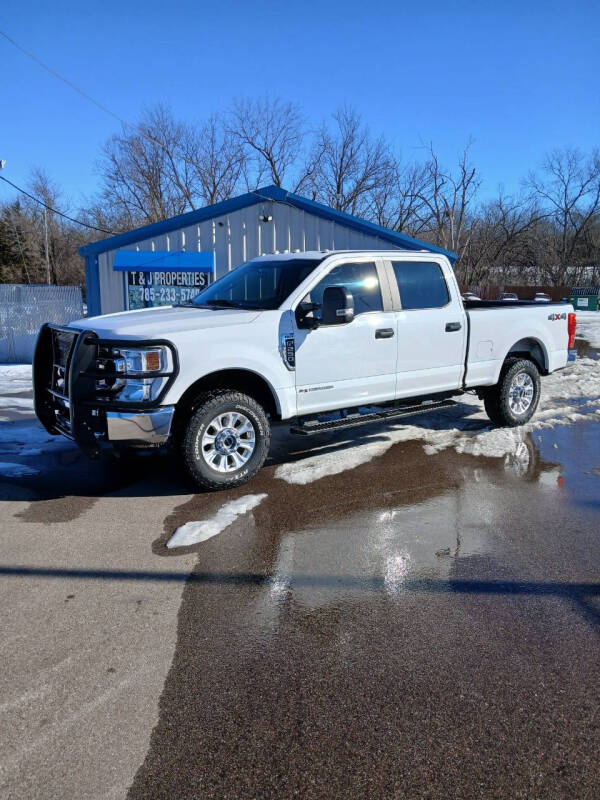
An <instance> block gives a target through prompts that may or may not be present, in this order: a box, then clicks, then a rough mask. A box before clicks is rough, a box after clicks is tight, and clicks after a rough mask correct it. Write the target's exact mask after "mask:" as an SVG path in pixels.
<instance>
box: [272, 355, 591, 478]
mask: <svg viewBox="0 0 600 800" xmlns="http://www.w3.org/2000/svg"><path fill="white" fill-rule="evenodd" d="M565 401H569V402H565ZM416 419H418V420H419V422H418V424H415V425H410V424H409V425H401V424H398V426H397V427H395V428H392V429H390V428H381V429H379V430H377V431H374V432H373V434H370V436H372V438H367V439H366V440H363V441H362V442H361V441H355V440H352V439H349V440H347V441H348V447H347V448H341V449H340V450H338V451H337V452H332V453H325V454H323V455H319V454H318V453H316V454H315V455H313V456H309V457H308V458H305V459H302V460H301V461H295V462H292V463H288V464H282V465H280V466H279V467H278V468H277V470H276V471H275V477H276V478H279V479H280V480H283V481H286V482H287V483H292V484H307V483H311V482H312V481H316V480H319V479H320V478H325V477H327V476H331V475H338V474H339V473H341V472H345V471H346V470H349V469H354V468H356V467H358V466H360V465H361V464H365V463H366V462H368V461H371V460H372V459H374V458H377V457H379V456H381V455H383V453H385V452H386V451H387V450H389V448H390V447H392V446H393V445H395V444H398V443H399V442H405V441H408V440H411V441H419V440H420V441H422V442H423V447H424V449H425V452H426V453H427V454H429V455H433V454H434V453H438V452H440V451H441V450H444V449H445V448H447V447H454V449H455V450H456V451H457V452H459V453H469V454H471V455H475V456H487V457H490V458H504V457H506V456H509V455H515V454H516V453H518V451H519V448H520V447H521V446H522V443H523V441H524V439H525V438H526V436H527V434H528V433H530V432H531V431H534V430H539V429H542V428H553V427H555V426H557V425H569V424H571V423H573V422H578V421H582V420H600V362H599V361H597V360H596V359H593V358H580V359H578V360H577V361H576V362H574V363H573V364H570V365H569V366H568V367H567V368H565V369H564V370H560V371H559V372H555V373H553V374H552V375H549V376H548V377H546V378H542V398H541V401H540V406H539V409H538V411H537V412H536V414H535V416H534V418H533V419H532V420H531V422H529V423H528V424H527V425H523V426H521V427H520V428H493V427H491V426H490V423H489V419H488V418H487V415H486V414H485V411H484V409H483V403H481V402H480V401H479V400H478V398H477V397H476V396H474V395H463V396H462V397H461V399H460V404H459V406H458V408H456V409H453V410H450V411H447V412H441V413H440V412H438V413H431V414H428V415H426V416H423V417H420V418H416ZM340 444H343V442H340Z"/></svg>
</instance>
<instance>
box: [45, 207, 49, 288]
mask: <svg viewBox="0 0 600 800" xmlns="http://www.w3.org/2000/svg"><path fill="white" fill-rule="evenodd" d="M44 252H45V254H46V283H47V284H48V286H50V258H49V256H48V215H47V213H46V209H44Z"/></svg>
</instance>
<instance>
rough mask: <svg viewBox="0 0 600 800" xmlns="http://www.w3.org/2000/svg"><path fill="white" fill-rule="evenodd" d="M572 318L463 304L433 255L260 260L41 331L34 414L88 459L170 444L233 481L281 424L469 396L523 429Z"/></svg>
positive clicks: (392, 412)
mask: <svg viewBox="0 0 600 800" xmlns="http://www.w3.org/2000/svg"><path fill="white" fill-rule="evenodd" d="M575 324H576V319H575V314H574V313H573V309H572V306H570V305H567V304H564V303H561V304H556V303H550V304H549V303H546V304H539V303H533V302H526V301H521V302H519V301H517V302H507V301H499V302H485V301H478V302H475V301H472V302H470V301H463V299H462V298H461V295H460V291H459V288H458V284H457V282H456V278H455V276H454V272H453V270H452V267H451V266H450V263H449V262H448V261H447V260H446V259H445V258H444V257H442V256H440V255H436V254H430V253H425V252H418V253H414V252H403V251H398V250H393V251H335V252H332V251H324V252H306V253H293V254H291V253H290V254H281V255H272V256H263V257H261V258H256V259H253V260H252V261H249V262H247V263H246V264H243V265H242V266H240V267H238V268H237V269H235V270H233V271H231V272H229V273H228V274H227V275H225V276H224V277H223V278H221V279H220V280H218V281H216V282H215V283H213V284H212V285H210V286H209V287H208V288H206V289H205V290H204V291H202V292H201V293H200V294H199V295H198V296H197V297H195V298H194V300H193V302H190V303H187V304H185V305H179V306H169V307H161V308H149V309H142V310H137V311H130V312H123V313H119V314H109V315H106V316H101V317H95V318H91V319H83V320H79V321H77V322H73V323H72V324H71V325H69V326H68V327H58V326H55V325H50V324H48V325H45V326H44V327H43V328H42V330H41V331H40V335H39V338H38V343H37V346H36V352H35V357H34V387H35V407H36V413H37V415H38V417H39V419H40V420H41V422H42V423H43V425H44V426H45V428H46V429H47V430H48V431H50V432H51V433H61V434H64V435H65V436H68V437H70V438H72V439H73V440H74V441H76V442H77V443H78V444H79V445H80V446H81V447H82V449H83V450H84V451H85V452H87V453H88V455H90V456H92V457H94V456H96V455H98V453H99V452H100V448H101V447H102V446H103V445H104V444H109V445H112V446H114V447H117V448H145V447H160V446H163V445H171V446H173V447H175V448H177V449H178V451H179V452H180V453H181V455H182V457H183V459H184V462H185V464H186V466H187V469H188V470H189V472H190V474H191V476H192V477H193V479H194V480H195V481H196V482H197V484H199V485H200V486H202V487H205V488H211V489H218V488H222V487H232V486H237V485H240V484H242V483H244V482H246V481H248V480H250V479H251V478H252V477H253V476H254V475H255V474H256V472H257V471H258V470H259V469H260V467H261V466H262V464H263V463H264V461H265V458H266V456H267V453H268V449H269V440H270V424H271V422H272V421H276V420H288V421H290V424H291V427H292V431H294V432H295V433H301V434H310V433H319V432H321V431H329V430H335V429H337V428H341V427H349V426H354V425H358V424H363V423H366V422H372V421H373V420H383V421H385V420H396V419H398V418H402V417H409V416H413V415H414V414H417V413H423V412H427V411H430V410H433V409H439V408H443V407H445V406H447V405H452V404H453V401H452V400H451V398H452V397H455V396H459V395H460V394H461V393H463V392H466V391H474V392H476V393H477V394H478V395H479V397H480V398H482V399H483V401H484V403H485V408H486V411H487V413H488V415H489V417H490V419H491V420H492V422H493V423H494V424H496V425H508V426H516V425H521V424H523V423H525V422H527V421H528V420H529V419H530V418H531V416H532V415H533V414H534V412H535V409H536V407H537V404H538V401H539V396H540V375H547V374H549V373H550V372H554V371H555V370H557V369H561V368H562V367H564V366H565V365H566V364H567V360H568V357H569V350H570V349H571V348H572V347H573V346H574V339H575Z"/></svg>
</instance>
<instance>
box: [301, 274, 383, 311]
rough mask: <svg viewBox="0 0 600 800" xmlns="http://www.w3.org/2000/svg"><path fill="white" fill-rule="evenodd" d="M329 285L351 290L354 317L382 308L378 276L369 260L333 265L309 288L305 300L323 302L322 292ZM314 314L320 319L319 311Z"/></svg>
mask: <svg viewBox="0 0 600 800" xmlns="http://www.w3.org/2000/svg"><path fill="white" fill-rule="evenodd" d="M329 286H345V287H346V289H348V290H349V291H350V292H352V295H353V297H354V316H355V317H357V316H358V315H359V314H366V313H368V312H370V311H382V310H383V301H382V298H381V288H380V286H379V277H378V275H377V269H376V268H375V264H373V263H371V262H365V263H355V264H354V263H348V264H340V265H339V266H338V267H334V268H333V269H332V270H331V271H330V272H328V273H327V275H326V276H325V277H324V278H323V280H321V281H320V282H319V283H318V284H317V285H316V286H315V287H314V288H313V289H311V291H310V294H309V295H307V297H306V298H305V300H308V301H310V302H311V303H318V304H319V305H320V304H321V303H322V302H323V292H324V291H325V289H327V287H329ZM314 316H315V317H316V318H317V319H320V318H321V312H320V311H319V310H317V311H315V312H314Z"/></svg>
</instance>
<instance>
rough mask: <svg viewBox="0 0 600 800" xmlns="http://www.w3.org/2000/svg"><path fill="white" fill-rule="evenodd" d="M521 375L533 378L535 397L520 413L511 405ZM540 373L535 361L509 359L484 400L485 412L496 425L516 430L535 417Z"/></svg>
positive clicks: (538, 396) (539, 387)
mask: <svg viewBox="0 0 600 800" xmlns="http://www.w3.org/2000/svg"><path fill="white" fill-rule="evenodd" d="M521 373H525V374H526V375H528V376H529V377H530V378H531V383H532V386H533V397H532V399H531V403H530V405H529V406H528V407H527V409H526V410H524V411H522V412H519V411H517V410H515V408H514V405H511V388H512V386H513V381H514V380H515V378H517V376H518V375H521ZM540 390H541V382H540V373H539V371H538V368H537V367H536V365H535V364H534V363H533V361H528V360H527V359H524V358H507V359H506V361H505V363H504V366H503V367H502V371H501V372H500V379H499V380H498V383H497V384H496V385H495V386H493V387H492V388H491V389H489V391H488V392H486V394H485V397H484V399H483V402H484V405H485V411H486V413H487V415H488V417H489V418H490V419H491V421H492V422H493V423H494V424H495V425H499V426H500V427H503V428H516V427H517V426H519V425H524V424H525V423H526V422H529V420H530V419H531V418H532V417H533V415H534V414H535V411H536V409H537V407H538V403H539V401H540Z"/></svg>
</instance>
